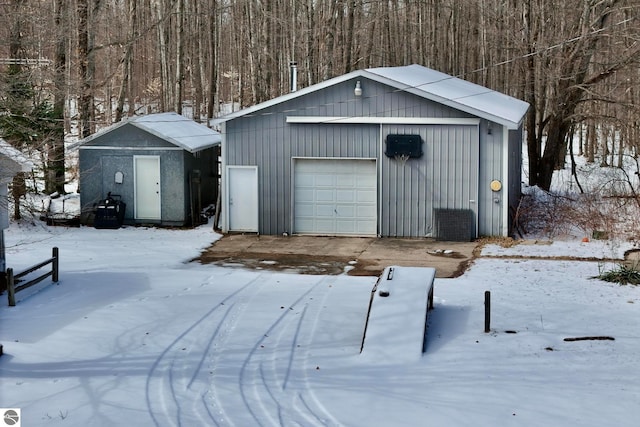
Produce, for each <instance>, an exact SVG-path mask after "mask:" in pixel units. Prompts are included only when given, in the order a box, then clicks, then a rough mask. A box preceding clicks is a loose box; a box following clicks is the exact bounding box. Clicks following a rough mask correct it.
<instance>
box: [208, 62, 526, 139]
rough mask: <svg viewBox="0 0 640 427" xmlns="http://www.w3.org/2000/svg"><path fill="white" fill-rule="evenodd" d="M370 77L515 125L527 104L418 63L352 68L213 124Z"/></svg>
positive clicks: (424, 96)
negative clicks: (340, 84)
mask: <svg viewBox="0 0 640 427" xmlns="http://www.w3.org/2000/svg"><path fill="white" fill-rule="evenodd" d="M356 78H362V79H365V78H366V79H370V80H373V81H377V82H379V83H383V84H386V85H388V86H390V87H393V88H395V89H397V90H402V91H405V92H409V93H412V94H414V95H417V96H420V97H422V98H425V99H429V100H431V101H434V102H438V103H441V104H444V105H448V106H450V107H452V108H455V109H458V110H460V111H464V112H466V113H469V114H472V115H474V116H477V117H480V118H483V119H486V120H490V121H492V122H495V123H499V124H501V125H504V126H506V127H507V128H509V129H517V128H518V127H519V126H520V124H521V123H522V119H523V118H524V115H525V114H526V112H527V110H528V109H529V104H528V103H526V102H524V101H521V100H519V99H516V98H513V97H511V96H508V95H505V94H503V93H501V92H497V91H495V90H492V89H489V88H486V87H484V86H480V85H477V84H475V83H471V82H469V81H466V80H463V79H460V78H458V77H453V76H450V75H448V74H445V73H441V72H440V71H436V70H432V69H430V68H427V67H424V66H422V65H418V64H413V65H407V66H402V67H380V68H368V69H364V70H357V71H353V72H351V73H348V74H344V75H342V76H338V77H335V78H333V79H329V80H326V81H324V82H321V83H318V84H315V85H312V86H309V87H306V88H303V89H300V90H298V91H296V92H292V93H289V94H286V95H283V96H280V97H277V98H274V99H271V100H269V101H266V102H263V103H261V104H257V105H254V106H252V107H249V108H245V109H243V110H240V111H236V112H235V113H232V114H228V115H226V116H222V117H219V118H217V119H215V120H213V121H212V123H213V124H218V123H223V122H226V121H228V120H232V119H234V118H237V117H241V116H245V115H248V114H252V113H255V112H258V111H260V110H262V109H265V108H268V107H271V106H274V105H277V104H280V103H282V102H286V101H288V100H290V99H294V98H297V97H300V96H303V95H306V94H309V93H312V92H315V91H318V90H321V89H323V88H327V87H330V86H333V85H335V84H338V83H341V82H344V81H347V80H351V79H356Z"/></svg>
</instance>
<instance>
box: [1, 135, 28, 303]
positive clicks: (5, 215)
mask: <svg viewBox="0 0 640 427" xmlns="http://www.w3.org/2000/svg"><path fill="white" fill-rule="evenodd" d="M32 169H33V164H32V163H31V162H30V161H29V160H28V159H27V158H26V157H25V156H24V154H22V152H21V151H19V150H17V149H16V148H14V147H13V146H11V145H10V144H9V143H8V142H6V141H5V140H4V139H2V138H0V292H1V291H3V290H4V289H5V281H4V274H5V271H6V258H5V246H4V230H6V229H7V228H9V196H8V194H9V191H8V186H9V183H10V182H11V180H12V179H13V177H14V176H16V175H17V174H18V173H20V172H30V171H31V170H32Z"/></svg>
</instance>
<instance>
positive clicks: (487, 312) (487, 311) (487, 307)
mask: <svg viewBox="0 0 640 427" xmlns="http://www.w3.org/2000/svg"><path fill="white" fill-rule="evenodd" d="M484 331H485V332H491V292H489V291H485V292H484Z"/></svg>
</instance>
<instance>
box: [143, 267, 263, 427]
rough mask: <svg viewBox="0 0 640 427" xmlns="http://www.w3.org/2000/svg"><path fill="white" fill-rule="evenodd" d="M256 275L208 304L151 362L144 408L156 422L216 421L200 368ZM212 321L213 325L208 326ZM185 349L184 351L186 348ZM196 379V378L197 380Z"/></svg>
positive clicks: (249, 288) (247, 293) (192, 422)
mask: <svg viewBox="0 0 640 427" xmlns="http://www.w3.org/2000/svg"><path fill="white" fill-rule="evenodd" d="M259 278H260V276H258V277H256V278H255V279H253V280H251V281H250V282H248V283H247V284H246V285H244V286H242V287H240V288H239V289H238V290H236V291H234V292H233V293H231V294H230V295H229V296H227V297H226V298H225V299H224V300H222V302H220V303H218V304H217V305H216V306H214V307H212V308H211V309H210V310H209V311H207V312H206V313H205V314H204V315H203V316H201V317H200V318H199V319H198V320H196V321H195V322H194V323H193V324H191V326H189V327H188V328H187V329H186V330H184V331H183V332H182V333H181V334H180V335H178V336H177V337H176V338H175V339H174V340H173V341H172V342H171V343H170V344H169V345H168V346H167V347H166V348H165V349H164V350H163V351H162V353H161V354H160V355H159V356H158V358H157V359H156V360H155V362H154V363H153V365H152V367H151V369H150V371H149V374H148V375H147V381H146V391H145V393H146V401H147V409H148V411H149V414H150V415H151V418H152V420H153V422H154V424H155V425H156V426H163V427H164V426H167V425H172V426H193V425H211V423H214V425H218V421H217V420H216V417H215V416H212V415H215V414H213V413H212V411H211V408H209V407H208V402H207V400H208V399H206V396H207V394H208V393H209V391H210V384H209V379H210V377H209V376H208V375H206V376H205V378H206V380H205V381H202V371H203V367H204V364H205V361H206V359H207V358H208V355H209V354H210V352H211V348H212V346H213V344H214V343H215V341H216V339H217V337H219V336H220V334H221V333H223V332H224V331H223V329H222V327H223V325H225V321H226V319H227V318H228V317H229V316H230V315H231V313H232V312H233V311H234V310H236V306H237V305H238V301H242V300H243V298H244V299H246V298H249V296H250V294H251V293H253V289H251V287H252V285H253V284H255V282H256V281H257V280H258V279H259ZM213 325H216V327H215V328H212V326H213ZM187 349H188V351H187ZM198 380H199V381H198Z"/></svg>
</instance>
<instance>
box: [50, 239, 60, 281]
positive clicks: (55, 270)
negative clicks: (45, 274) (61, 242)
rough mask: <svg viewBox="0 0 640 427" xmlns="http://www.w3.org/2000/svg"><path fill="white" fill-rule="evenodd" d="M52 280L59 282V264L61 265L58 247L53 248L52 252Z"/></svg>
mask: <svg viewBox="0 0 640 427" xmlns="http://www.w3.org/2000/svg"><path fill="white" fill-rule="evenodd" d="M51 258H52V261H51V270H52V271H51V280H53V281H54V282H55V283H58V266H59V260H60V258H59V255H58V248H57V247H54V248H53V250H52V254H51Z"/></svg>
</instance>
